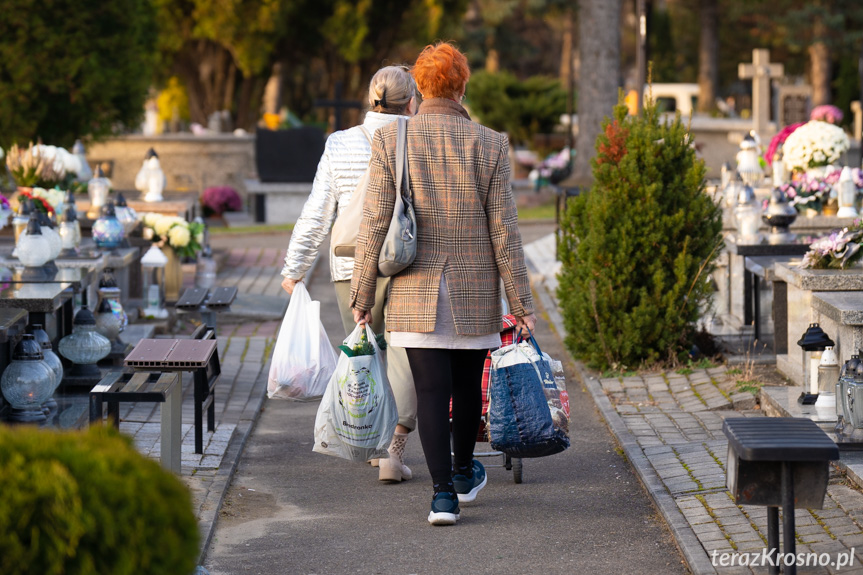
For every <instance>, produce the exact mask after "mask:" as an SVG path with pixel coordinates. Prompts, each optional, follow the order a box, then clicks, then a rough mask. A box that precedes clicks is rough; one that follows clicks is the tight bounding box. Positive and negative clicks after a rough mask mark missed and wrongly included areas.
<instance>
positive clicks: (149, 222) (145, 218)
mask: <svg viewBox="0 0 863 575" xmlns="http://www.w3.org/2000/svg"><path fill="white" fill-rule="evenodd" d="M161 217H162V215H161V214H157V213H154V212H147V213H146V214H144V215H142V216H141V221H142V222H144V225H145V226H147V227H148V228H152V227H153V226H155V225H156V222H157V221H159V218H161Z"/></svg>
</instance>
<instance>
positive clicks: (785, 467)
mask: <svg viewBox="0 0 863 575" xmlns="http://www.w3.org/2000/svg"><path fill="white" fill-rule="evenodd" d="M794 532H795V528H794V471H793V467H792V466H791V462H789V461H783V462H782V552H783V554H784V555H785V556H787V555H791V556H794V555H795V554H796V553H797V542H796V541H795V540H794ZM783 565H785V574H786V575H797V563H796V561H795V562H793V563H792V564H791V565H787V564H785V563H783Z"/></svg>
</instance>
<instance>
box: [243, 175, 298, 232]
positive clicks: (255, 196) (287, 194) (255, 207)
mask: <svg viewBox="0 0 863 575" xmlns="http://www.w3.org/2000/svg"><path fill="white" fill-rule="evenodd" d="M245 186H246V193H247V194H248V195H249V202H250V203H251V208H252V214H253V215H254V218H255V222H257V223H263V224H293V223H295V222H296V221H297V220H298V219H299V217H300V214H301V213H302V211H303V206H304V205H305V204H306V200H307V199H308V198H309V194H310V193H311V192H312V183H311V182H301V183H293V182H261V181H260V180H245Z"/></svg>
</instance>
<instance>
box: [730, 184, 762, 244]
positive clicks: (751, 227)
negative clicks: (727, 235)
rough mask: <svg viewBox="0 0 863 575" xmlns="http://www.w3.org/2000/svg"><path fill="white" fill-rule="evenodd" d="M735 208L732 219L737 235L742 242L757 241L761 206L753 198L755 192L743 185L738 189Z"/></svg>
mask: <svg viewBox="0 0 863 575" xmlns="http://www.w3.org/2000/svg"><path fill="white" fill-rule="evenodd" d="M738 190H739V192H738V194H737V207H736V208H734V218H735V220H736V222H737V235H738V236H740V238H741V239H742V240H743V241H746V242H753V241H756V240H758V238H759V236H758V228H759V227H761V204H760V203H759V201H758V198H756V197H755V191H754V190H753V189H752V188H751V187H750V186H748V185H746V184H743V185H742V187H739V188H738Z"/></svg>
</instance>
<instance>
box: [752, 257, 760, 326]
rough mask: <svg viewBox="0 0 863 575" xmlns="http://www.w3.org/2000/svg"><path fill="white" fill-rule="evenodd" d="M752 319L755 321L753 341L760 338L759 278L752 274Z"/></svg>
mask: <svg viewBox="0 0 863 575" xmlns="http://www.w3.org/2000/svg"><path fill="white" fill-rule="evenodd" d="M752 316H753V317H752V319H753V321H754V322H755V341H759V340H760V339H761V278H759V277H758V276H757V275H755V274H752Z"/></svg>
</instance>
